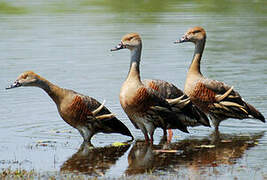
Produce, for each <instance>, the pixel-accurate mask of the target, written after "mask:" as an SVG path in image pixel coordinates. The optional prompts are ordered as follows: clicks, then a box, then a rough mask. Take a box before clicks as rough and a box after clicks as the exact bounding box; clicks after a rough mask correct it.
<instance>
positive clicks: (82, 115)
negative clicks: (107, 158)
mask: <svg viewBox="0 0 267 180" xmlns="http://www.w3.org/2000/svg"><path fill="white" fill-rule="evenodd" d="M99 106H101V103H99V102H98V101H97V100H96V99H94V98H92V97H89V96H84V95H81V94H77V95H76V96H75V97H74V99H73V101H72V104H71V105H70V108H69V110H70V111H73V112H74V111H75V112H74V113H73V114H75V119H76V121H78V122H77V123H80V124H86V123H92V121H97V122H96V123H97V124H98V128H99V129H100V131H101V132H107V133H109V132H110V133H112V132H114V133H120V134H123V135H126V136H130V137H133V136H132V134H131V133H130V131H129V129H128V128H127V127H126V126H125V125H124V124H123V123H122V122H121V121H120V120H118V119H117V118H116V117H114V116H112V117H107V118H102V119H96V116H101V115H106V114H111V112H110V111H109V110H108V109H107V108H106V107H105V106H103V108H102V109H101V110H100V111H99V112H98V113H97V114H96V115H95V117H94V116H93V114H92V112H93V111H94V110H96V109H97V108H98V107H99Z"/></svg>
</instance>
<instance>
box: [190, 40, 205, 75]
mask: <svg viewBox="0 0 267 180" xmlns="http://www.w3.org/2000/svg"><path fill="white" fill-rule="evenodd" d="M205 42H206V40H205V39H203V40H201V41H197V42H196V43H195V52H194V56H193V60H192V62H191V65H190V67H189V71H188V73H189V74H197V75H201V76H202V74H201V71H200V61H201V57H202V53H203V51H204V47H205Z"/></svg>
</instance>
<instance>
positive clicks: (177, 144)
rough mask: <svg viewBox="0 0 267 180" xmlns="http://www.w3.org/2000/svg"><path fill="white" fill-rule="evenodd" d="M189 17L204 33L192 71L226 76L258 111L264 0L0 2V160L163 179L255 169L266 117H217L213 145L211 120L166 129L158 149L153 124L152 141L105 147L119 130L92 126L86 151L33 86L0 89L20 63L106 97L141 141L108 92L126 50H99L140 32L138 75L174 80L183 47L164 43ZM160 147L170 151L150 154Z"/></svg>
mask: <svg viewBox="0 0 267 180" xmlns="http://www.w3.org/2000/svg"><path fill="white" fill-rule="evenodd" d="M197 25H198V26H202V27H204V28H205V29H206V31H207V36H208V37H207V44H206V49H205V51H204V55H203V60H202V68H201V69H202V72H203V74H205V75H206V76H208V77H210V78H213V79H217V80H220V81H224V82H226V83H227V84H229V85H233V86H234V88H235V89H236V90H237V91H238V92H239V93H240V94H241V95H242V96H243V97H244V98H245V99H246V100H247V101H248V102H249V103H251V104H253V105H254V106H255V107H256V108H257V109H259V110H260V111H261V112H262V113H263V115H264V116H265V117H266V116H267V105H266V100H267V95H266V85H267V66H266V60H267V59H266V56H267V53H266V41H267V37H266V35H265V34H266V30H267V4H266V2H265V1H263V0H258V1H241V0H240V1H231V0H230V1H228V0H223V1H220V2H217V1H211V0H206V1H201V2H200V1H174V0H167V1H159V0H156V1H141V2H138V3H137V2H136V1H133V0H127V1H124V3H122V2H121V1H116V0H114V1H108V0H97V1H96V0H95V1H93V0H92V1H89V0H77V1H71V0H68V1H64V2H63V1H40V0H37V1H36V0H29V1H27V2H23V1H17V2H13V1H12V2H11V1H2V2H1V3H0V27H1V33H0V39H1V41H0V49H1V55H0V62H1V69H0V99H1V102H0V114H1V126H0V137H1V138H0V152H1V153H0V154H1V155H0V168H8V167H11V168H12V169H16V168H23V169H27V170H30V169H35V170H37V171H38V172H41V173H45V172H50V173H57V172H62V173H77V172H80V173H82V174H86V175H92V176H95V175H97V176H103V175H106V176H111V177H120V176H122V175H138V176H140V175H143V174H144V173H149V174H150V173H152V175H153V174H155V175H161V176H162V177H165V176H172V175H174V176H178V177H191V176H192V177H216V178H222V179H224V178H226V177H227V178H231V179H232V178H234V177H244V178H248V179H250V178H255V179H257V178H263V177H265V178H266V176H267V173H266V172H267V165H266V164H267V157H266V155H265V152H266V149H267V136H266V135H265V134H266V133H265V131H266V125H265V124H263V123H261V122H259V121H256V120H243V121H239V120H233V119H230V120H228V121H225V122H223V123H222V124H221V133H222V134H223V135H222V137H220V138H221V139H220V140H218V141H216V143H215V142H214V141H212V132H213V128H205V127H197V128H191V129H190V132H191V134H184V133H182V132H180V131H178V130H175V131H174V133H175V137H174V139H173V141H172V144H171V145H170V146H167V147H166V146H165V145H157V144H159V143H160V140H161V136H162V131H160V130H158V131H156V132H155V144H156V145H155V146H153V147H152V148H151V147H148V146H145V145H144V144H142V142H139V141H138V142H136V143H132V144H130V145H127V146H123V147H117V148H116V147H113V146H111V144H112V143H114V142H124V141H127V140H128V139H127V137H123V136H120V135H116V134H114V135H105V134H98V135H96V136H95V137H94V138H93V144H94V145H95V147H96V149H95V150H91V149H86V147H87V146H82V145H81V144H82V138H81V137H80V135H79V134H78V132H77V131H76V130H75V129H73V128H71V127H70V126H68V125H67V124H66V123H65V122H64V121H63V120H62V119H61V118H60V116H59V115H58V113H57V109H56V106H55V104H54V103H53V101H52V100H51V99H49V97H48V96H47V95H46V93H45V92H44V91H42V90H41V89H38V88H26V87H25V88H19V89H13V90H10V91H6V90H5V89H4V88H5V87H7V86H8V85H9V84H10V83H12V82H13V81H14V80H15V79H16V77H17V76H18V75H19V74H20V73H22V72H23V71H26V70H33V71H34V72H36V73H38V74H40V75H41V76H43V77H45V78H47V79H48V80H50V81H51V82H53V83H55V84H57V85H59V86H61V87H64V88H68V89H73V90H75V91H77V92H80V93H83V94H86V95H89V96H92V97H94V98H96V99H98V100H99V101H103V100H104V99H105V100H106V106H107V107H108V108H109V109H110V110H111V111H112V112H114V113H115V114H116V115H117V117H118V118H119V119H120V120H121V121H122V122H123V123H125V124H126V125H127V126H128V127H129V129H130V130H131V131H132V133H133V135H134V136H135V137H136V138H137V139H143V135H142V133H141V132H140V131H139V130H136V129H135V128H134V127H133V125H132V124H131V123H130V121H129V120H128V118H127V117H126V115H125V113H124V112H123V111H122V109H121V107H120V104H119V100H118V94H119V90H120V87H121V84H122V83H123V81H124V80H125V78H126V75H127V72H128V68H129V67H128V66H129V52H128V50H122V51H119V52H113V53H111V52H110V51H109V50H110V49H111V48H113V47H114V46H115V45H117V43H119V42H120V39H121V37H122V36H123V35H124V34H126V33H129V32H138V33H140V34H141V37H142V39H143V53H142V62H141V76H142V78H157V79H163V80H166V81H169V82H172V83H174V84H176V85H177V86H178V87H179V88H181V89H183V86H184V82H185V77H186V72H187V68H188V66H189V64H190V62H191V58H192V54H193V48H194V47H193V44H189V43H186V44H179V45H174V44H173V42H174V41H175V40H176V39H178V38H180V37H181V36H182V35H183V34H184V32H185V31H187V29H188V28H190V27H193V26H197ZM140 144H141V145H140ZM201 145H207V146H203V147H201ZM209 145H211V146H209ZM187 147H189V149H187ZM103 148H104V149H103ZM162 148H165V149H167V150H169V151H166V152H159V151H157V150H160V149H162ZM190 148H191V149H190ZM171 150H175V151H173V152H172V151H171ZM177 150H178V151H177ZM106 151H107V152H106ZM109 151H110V152H114V153H113V154H114V156H111V155H110V154H109V153H108V152H109ZM137 151H138V153H136V152H137ZM80 152H82V153H80ZM80 154H81V155H80ZM89 154H90V157H92V160H91V158H90V157H89ZM92 154H94V156H92ZM136 154H138V155H136ZM142 154H146V155H147V156H148V157H147V158H148V160H149V158H150V159H151V158H152V160H151V162H153V164H152V166H151V165H147V164H146V163H145V162H143V161H142V159H144V158H143V155H142ZM144 156H145V155H144ZM84 157H85V159H86V160H85V161H83V159H84ZM77 158H78V160H77ZM79 158H80V159H79ZM88 159H89V160H90V161H88ZM106 159H107V160H106ZM139 159H140V160H139ZM73 162H77V163H76V165H77V164H78V165H77V166H76V167H75V168H71V164H72V163H73ZM78 162H82V164H85V165H84V167H87V168H88V171H87V170H84V169H83V168H81V167H80V166H79V163H78ZM99 162H101V163H100V164H99ZM142 162H143V164H142ZM151 162H150V163H151ZM90 163H92V164H90ZM138 163H141V164H138ZM80 164H81V163H80ZM88 164H89V165H88ZM87 165H88V166H87ZM96 166H97V167H96ZM140 167H144V168H141V169H142V170H145V171H140Z"/></svg>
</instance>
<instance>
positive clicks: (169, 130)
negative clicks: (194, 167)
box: [167, 129, 173, 143]
mask: <svg viewBox="0 0 267 180" xmlns="http://www.w3.org/2000/svg"><path fill="white" fill-rule="evenodd" d="M168 134H169V137H167V143H170V142H171V141H172V137H173V132H172V130H171V129H168Z"/></svg>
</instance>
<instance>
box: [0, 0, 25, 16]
mask: <svg viewBox="0 0 267 180" xmlns="http://www.w3.org/2000/svg"><path fill="white" fill-rule="evenodd" d="M24 13H27V10H26V8H24V7H16V6H12V5H10V4H9V3H7V2H0V14H24Z"/></svg>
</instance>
